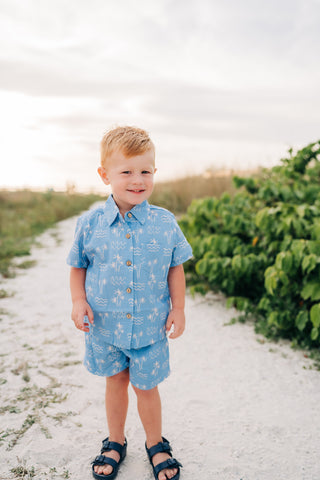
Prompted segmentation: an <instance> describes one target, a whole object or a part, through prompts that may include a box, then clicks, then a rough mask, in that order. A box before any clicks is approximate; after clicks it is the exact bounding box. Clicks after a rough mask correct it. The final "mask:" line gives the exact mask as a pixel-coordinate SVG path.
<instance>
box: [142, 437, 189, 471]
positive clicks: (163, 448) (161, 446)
mask: <svg viewBox="0 0 320 480" xmlns="http://www.w3.org/2000/svg"><path fill="white" fill-rule="evenodd" d="M146 450H147V454H148V457H149V461H150V463H151V466H152V468H153V474H154V478H155V479H156V480H158V475H159V473H160V472H161V470H164V469H166V468H168V469H171V468H177V469H178V472H177V473H176V475H175V476H174V477H172V478H171V480H178V478H180V467H182V465H181V463H180V462H178V461H177V460H176V459H175V458H172V453H171V450H172V449H171V446H170V443H169V442H168V440H166V439H165V438H164V437H162V442H159V443H157V445H154V446H153V447H151V448H147V444H146ZM160 452H164V453H168V454H169V455H170V457H171V458H168V459H167V460H165V461H164V462H161V463H159V464H158V465H156V466H154V465H153V463H152V457H153V456H154V455H155V454H156V453H160Z"/></svg>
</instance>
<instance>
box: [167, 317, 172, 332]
mask: <svg viewBox="0 0 320 480" xmlns="http://www.w3.org/2000/svg"><path fill="white" fill-rule="evenodd" d="M172 325H173V320H171V319H170V318H168V320H167V323H166V330H167V332H168V331H169V330H170V329H171V327H172Z"/></svg>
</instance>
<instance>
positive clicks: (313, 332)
mask: <svg viewBox="0 0 320 480" xmlns="http://www.w3.org/2000/svg"><path fill="white" fill-rule="evenodd" d="M318 336H319V329H318V328H315V327H314V328H313V329H312V330H311V335H310V337H311V340H317V338H318Z"/></svg>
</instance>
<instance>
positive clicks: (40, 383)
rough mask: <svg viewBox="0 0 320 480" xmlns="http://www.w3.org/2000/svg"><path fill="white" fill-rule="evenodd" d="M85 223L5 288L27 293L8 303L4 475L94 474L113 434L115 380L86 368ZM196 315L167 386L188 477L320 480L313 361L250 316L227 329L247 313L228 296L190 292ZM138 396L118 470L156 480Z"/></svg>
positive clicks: (319, 388)
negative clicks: (77, 265) (258, 330)
mask: <svg viewBox="0 0 320 480" xmlns="http://www.w3.org/2000/svg"><path fill="white" fill-rule="evenodd" d="M74 226H75V219H69V220H66V221H64V222H61V223H60V224H59V225H58V227H57V228H56V229H54V230H52V231H51V232H46V233H45V234H44V235H42V236H41V237H40V240H41V243H42V245H43V247H42V248H34V249H33V254H32V258H35V259H36V260H37V262H38V263H37V265H36V266H35V267H33V268H31V269H30V270H28V271H26V272H23V273H21V274H19V275H18V276H17V277H16V278H15V279H11V280H7V281H4V282H3V283H2V285H1V286H0V288H5V289H6V290H9V291H14V292H15V295H14V296H13V297H11V298H7V299H4V300H1V305H0V306H1V307H2V308H4V309H7V310H8V311H9V315H8V316H7V315H1V317H2V321H1V322H0V329H1V356H0V378H1V381H0V383H1V384H0V392H1V404H0V408H1V407H2V408H3V407H6V406H8V405H9V406H11V407H10V409H11V411H7V412H5V413H4V414H3V415H2V417H1V428H0V430H1V435H0V438H2V439H3V441H2V443H1V446H0V465H1V466H0V478H1V479H10V478H15V477H14V474H13V473H10V470H11V469H12V468H16V467H18V466H19V465H20V466H21V465H24V467H25V468H26V469H28V470H29V471H30V470H32V467H33V468H34V472H35V476H34V478H35V479H36V480H40V479H41V480H44V479H62V478H72V479H75V480H86V479H90V478H92V477H91V470H90V468H91V467H90V461H91V460H92V458H93V457H94V456H95V455H97V454H98V453H99V450H100V444H101V440H102V439H103V438H104V437H105V436H106V435H107V429H106V420H105V412H104V379H102V378H99V377H95V376H93V375H91V374H89V373H88V372H87V371H86V370H85V368H84V367H83V366H82V364H81V360H82V355H83V338H82V335H83V334H82V333H81V332H80V331H78V330H76V329H75V327H74V325H73V322H72V321H71V320H70V299H69V291H68V267H67V266H66V264H65V257H66V255H67V252H68V250H69V247H70V245H71V241H72V237H73V231H74ZM52 233H56V234H57V235H58V239H59V243H57V241H56V238H55V237H54V236H52ZM186 313H187V322H188V327H187V330H186V332H185V334H184V335H183V337H181V338H180V339H178V340H175V341H172V343H171V359H172V360H171V366H172V371H173V372H172V374H171V376H170V377H169V379H168V380H166V381H165V382H164V383H163V384H162V385H161V387H160V389H161V393H162V399H163V416H164V420H163V423H164V428H163V434H164V435H165V436H166V437H167V438H168V439H169V440H170V441H171V443H172V445H173V447H174V454H175V456H176V457H177V458H178V459H179V460H180V461H181V462H182V463H183V465H184V469H183V470H182V474H181V479H182V480H194V479H197V480H198V479H201V480H207V479H208V480H211V479H212V480H215V479H216V480H218V479H219V480H240V479H242V480H281V479H286V480H287V479H289V480H319V479H320V460H319V447H320V373H319V372H318V371H316V370H313V369H310V366H311V365H312V363H311V361H310V360H307V359H306V358H304V356H303V354H302V353H301V352H295V351H293V350H291V349H290V347H289V346H288V345H286V344H281V345H279V344H273V343H268V342H265V343H262V344H261V343H260V342H258V341H257V340H258V338H257V336H256V335H255V334H254V332H253V329H252V327H251V326H249V325H242V324H236V325H232V326H225V323H227V322H228V321H229V320H230V318H231V317H232V316H234V315H235V312H234V311H232V310H226V309H225V308H224V301H223V300H222V299H220V298H219V297H214V296H213V297H212V298H211V300H208V299H206V300H204V299H203V298H197V299H195V300H193V299H191V298H189V297H188V298H187V308H186ZM75 361H76V362H77V363H76V364H72V362H75ZM66 362H69V365H68V363H66ZM70 363H71V365H70ZM28 376H29V381H27V380H28ZM5 380H6V383H4V382H5ZM26 387H27V390H24V391H23V390H22V389H25V388H26ZM40 388H42V389H43V390H40V391H39V389H40ZM28 395H29V400H28V399H27V396H28ZM64 396H67V398H65V399H63V397H64ZM41 399H42V404H41ZM130 399H131V402H130V408H129V414H128V422H127V432H126V434H127V438H128V455H127V458H126V460H125V462H124V463H123V465H122V467H121V469H120V472H119V475H118V478H119V480H121V479H122V480H125V479H127V480H136V479H139V480H147V479H152V478H153V476H152V473H151V468H150V466H149V463H148V460H147V457H146V454H145V451H144V434H143V430H142V427H141V425H140V421H139V418H138V416H137V411H136V404H135V398H134V394H133V393H132V391H131V393H130ZM53 400H55V403H53V402H52V401H53ZM45 402H47V405H46V403H45ZM65 414H66V415H65ZM28 415H29V417H28ZM59 415H60V416H59ZM32 418H33V420H35V421H34V423H33V424H32V426H31V427H30V428H29V429H28V430H27V431H26V432H25V433H24V434H23V435H22V436H21V437H20V438H18V439H17V438H16V433H14V432H17V431H19V430H21V427H22V425H23V424H24V422H25V420H26V419H27V420H28V421H29V424H30V423H32V421H30V420H32ZM6 433H8V435H7V436H5V434H6ZM15 439H16V444H15V446H12V443H14V440H15ZM9 445H11V446H12V448H11V449H8V447H9ZM25 478H28V476H27V475H26V476H25Z"/></svg>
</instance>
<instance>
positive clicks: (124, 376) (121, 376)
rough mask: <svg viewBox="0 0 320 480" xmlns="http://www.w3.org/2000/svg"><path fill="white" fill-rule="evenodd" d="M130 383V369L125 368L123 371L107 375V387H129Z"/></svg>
mask: <svg viewBox="0 0 320 480" xmlns="http://www.w3.org/2000/svg"><path fill="white" fill-rule="evenodd" d="M128 385H129V370H128V369H126V370H123V371H122V372H119V373H117V374H116V375H113V376H112V377H107V388H119V389H121V388H128Z"/></svg>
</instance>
